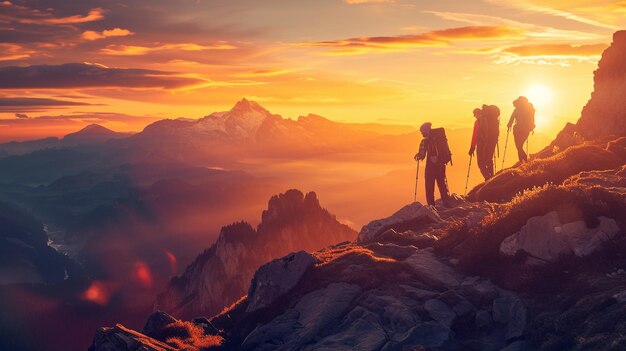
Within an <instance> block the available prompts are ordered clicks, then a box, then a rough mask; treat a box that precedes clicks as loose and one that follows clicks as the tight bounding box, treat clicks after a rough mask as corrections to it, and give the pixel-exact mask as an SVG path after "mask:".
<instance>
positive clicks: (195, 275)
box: [156, 190, 356, 318]
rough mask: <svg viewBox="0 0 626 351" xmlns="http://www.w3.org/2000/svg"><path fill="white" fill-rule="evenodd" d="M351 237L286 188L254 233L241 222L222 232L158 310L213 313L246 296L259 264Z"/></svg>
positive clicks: (308, 199) (312, 198) (310, 197)
mask: <svg viewBox="0 0 626 351" xmlns="http://www.w3.org/2000/svg"><path fill="white" fill-rule="evenodd" d="M355 237H356V232H354V231H353V230H352V229H350V228H349V227H348V226H346V225H343V224H341V223H339V222H338V221H337V220H336V218H335V217H334V216H333V215H331V214H330V213H328V211H326V210H325V209H323V208H322V207H321V206H320V203H319V200H318V199H317V196H316V195H315V193H313V192H311V193H308V194H306V195H304V194H303V193H302V192H300V191H298V190H289V191H287V192H285V193H284V194H280V195H278V196H274V197H272V198H271V199H270V201H269V203H268V207H267V210H265V211H264V212H263V214H262V220H261V223H260V224H259V225H258V227H257V228H256V229H254V228H252V226H250V225H249V224H247V223H241V222H240V223H234V224H231V225H229V226H226V227H224V228H222V231H221V233H220V236H219V237H218V239H217V241H216V243H215V244H214V245H213V246H212V247H210V248H209V249H208V250H206V251H205V252H204V253H202V254H201V255H200V256H198V257H197V258H196V260H195V261H194V262H193V263H192V264H191V265H189V267H187V269H186V270H185V272H184V273H183V274H182V275H181V276H179V277H175V278H173V279H172V281H171V282H170V284H169V285H168V287H167V288H166V289H165V291H163V292H162V293H161V294H159V296H158V299H157V304H156V307H157V308H158V309H162V310H164V311H167V312H169V313H172V314H175V315H177V316H181V317H189V318H190V317H195V316H198V315H212V314H215V313H217V312H219V311H221V310H222V309H223V308H224V307H225V306H228V305H230V304H232V303H234V302H235V301H237V300H238V299H239V298H241V297H242V296H243V295H245V294H246V292H247V291H248V286H249V285H250V280H251V279H252V276H253V275H254V272H255V271H256V270H257V269H258V268H259V266H261V265H262V264H263V263H266V262H268V261H270V260H272V259H274V258H279V257H281V256H283V255H286V254H288V253H290V252H293V251H297V250H307V251H316V250H318V249H320V248H323V247H325V246H328V245H330V244H334V243H338V242H342V241H350V240H354V238H355ZM297 257H300V256H297Z"/></svg>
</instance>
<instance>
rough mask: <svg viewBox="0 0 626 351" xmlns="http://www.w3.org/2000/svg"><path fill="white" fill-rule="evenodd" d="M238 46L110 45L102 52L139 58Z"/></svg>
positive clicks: (192, 44) (187, 44)
mask: <svg viewBox="0 0 626 351" xmlns="http://www.w3.org/2000/svg"><path fill="white" fill-rule="evenodd" d="M232 49H236V46H233V45H230V44H227V43H226V42H218V43H215V44H211V45H201V44H194V43H180V44H160V45H159V44H157V45H154V46H136V45H108V46H107V47H106V48H104V49H102V50H100V52H102V53H103V54H107V55H117V56H138V55H146V54H149V53H153V52H160V51H205V50H232Z"/></svg>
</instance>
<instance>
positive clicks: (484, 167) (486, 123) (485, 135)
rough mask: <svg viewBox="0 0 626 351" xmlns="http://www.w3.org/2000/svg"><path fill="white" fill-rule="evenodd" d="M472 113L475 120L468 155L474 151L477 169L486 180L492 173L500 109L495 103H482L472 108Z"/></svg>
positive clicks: (498, 130)
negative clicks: (479, 106) (480, 106)
mask: <svg viewBox="0 0 626 351" xmlns="http://www.w3.org/2000/svg"><path fill="white" fill-rule="evenodd" d="M473 113H474V118H476V121H474V131H473V133H472V142H471V145H470V150H469V155H470V157H472V156H474V153H476V161H477V163H478V169H479V170H480V173H481V174H482V175H483V178H485V180H488V179H489V178H491V177H493V174H494V155H495V152H496V146H497V145H498V137H499V135H500V109H499V108H498V106H496V105H483V106H482V108H476V109H474V111H473Z"/></svg>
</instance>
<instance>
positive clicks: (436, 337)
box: [400, 321, 451, 349]
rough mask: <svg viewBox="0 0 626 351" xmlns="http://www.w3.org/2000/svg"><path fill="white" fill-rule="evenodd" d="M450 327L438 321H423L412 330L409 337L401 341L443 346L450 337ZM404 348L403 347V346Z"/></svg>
mask: <svg viewBox="0 0 626 351" xmlns="http://www.w3.org/2000/svg"><path fill="white" fill-rule="evenodd" d="M450 334H451V331H450V329H449V328H447V327H445V326H443V325H441V324H440V323H438V322H435V321H430V322H425V323H421V324H419V325H417V326H415V327H414V328H412V329H411V330H410V332H409V333H408V335H407V337H406V338H405V339H404V340H402V341H401V342H400V344H401V345H403V346H402V347H404V348H405V347H406V346H417V345H421V346H433V347H436V346H441V345H443V344H444V343H445V342H446V341H447V340H448V339H449V338H450ZM401 349H402V348H401Z"/></svg>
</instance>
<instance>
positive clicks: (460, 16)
mask: <svg viewBox="0 0 626 351" xmlns="http://www.w3.org/2000/svg"><path fill="white" fill-rule="evenodd" d="M422 12H423V13H428V14H432V15H435V16H437V17H439V18H442V19H445V20H449V21H455V22H461V23H467V24H470V25H473V26H511V27H519V28H524V29H525V30H526V32H527V33H526V34H527V35H528V37H531V38H535V39H546V40H558V39H567V40H597V39H601V38H604V36H602V35H600V34H596V33H589V32H582V31H576V30H565V29H558V28H553V27H547V26H540V25H536V24H532V23H525V22H520V21H515V20H511V19H508V18H503V17H498V16H491V15H483V14H475V13H465V12H446V11H422Z"/></svg>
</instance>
